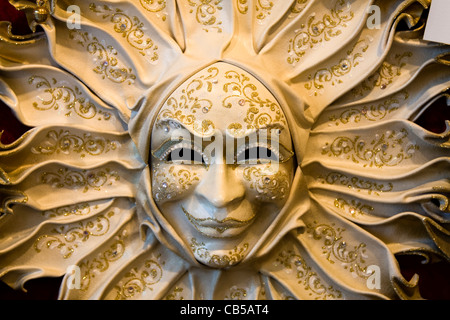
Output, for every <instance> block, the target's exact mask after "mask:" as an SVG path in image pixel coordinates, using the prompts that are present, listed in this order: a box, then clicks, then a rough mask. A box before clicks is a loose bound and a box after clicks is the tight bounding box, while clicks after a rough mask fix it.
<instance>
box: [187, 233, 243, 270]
mask: <svg viewBox="0 0 450 320" xmlns="http://www.w3.org/2000/svg"><path fill="white" fill-rule="evenodd" d="M248 247H249V245H248V243H244V244H243V245H242V246H240V247H238V246H236V247H234V248H233V249H232V250H230V251H229V252H228V254H224V255H218V254H213V255H211V253H210V252H209V250H208V248H206V245H205V244H204V243H203V242H200V243H199V242H198V241H197V239H196V238H192V239H191V248H192V252H193V253H194V255H195V256H196V258H197V259H199V260H207V261H208V265H212V266H215V267H216V268H225V267H229V266H234V265H236V264H238V263H239V262H241V261H242V260H243V259H244V257H245V253H246V252H247V250H248Z"/></svg>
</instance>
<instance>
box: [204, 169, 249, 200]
mask: <svg viewBox="0 0 450 320" xmlns="http://www.w3.org/2000/svg"><path fill="white" fill-rule="evenodd" d="M196 195H197V196H198V197H200V198H201V199H202V201H205V202H207V203H209V204H210V205H212V206H214V207H216V208H225V207H228V206H231V205H233V204H237V203H239V202H240V201H242V200H243V199H244V196H245V188H244V186H243V185H242V183H241V181H240V180H239V179H238V178H237V177H236V174H235V171H234V170H233V168H232V167H231V166H230V165H228V164H226V163H213V164H211V165H210V167H209V170H208V172H206V174H205V175H204V176H203V178H202V180H201V182H200V183H199V185H198V186H197V188H196Z"/></svg>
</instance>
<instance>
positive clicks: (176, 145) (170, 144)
mask: <svg viewBox="0 0 450 320" xmlns="http://www.w3.org/2000/svg"><path fill="white" fill-rule="evenodd" d="M181 148H189V149H192V150H194V151H196V152H198V153H199V154H200V155H201V156H202V157H203V159H204V160H205V162H207V163H208V162H209V158H208V157H207V156H206V155H205V154H203V152H202V150H201V149H200V148H199V147H197V146H196V145H195V144H194V143H192V142H185V141H184V142H183V141H182V140H169V141H167V142H165V143H163V144H162V145H161V146H160V147H159V148H158V149H157V150H156V151H154V152H152V154H153V156H154V157H156V158H157V159H158V160H160V161H167V160H166V159H167V157H168V156H169V154H170V153H171V152H172V151H174V150H176V149H181ZM162 150H164V152H162Z"/></svg>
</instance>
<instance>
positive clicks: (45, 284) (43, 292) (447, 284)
mask: <svg viewBox="0 0 450 320" xmlns="http://www.w3.org/2000/svg"><path fill="white" fill-rule="evenodd" d="M0 21H11V22H12V24H13V33H15V34H27V33H29V32H30V30H29V28H28V25H27V22H26V19H25V16H24V14H23V13H22V12H19V11H17V10H16V9H15V8H14V7H12V6H11V5H10V4H9V2H8V0H0ZM0 54H1V53H0ZM444 120H450V107H448V106H447V104H446V102H445V100H444V99H441V100H440V101H438V102H437V103H435V104H434V105H433V106H431V107H430V108H429V109H428V110H427V111H426V112H424V114H422V116H421V117H420V119H418V120H417V121H416V123H417V124H419V125H421V126H422V127H424V128H426V129H428V130H430V131H433V132H438V133H439V132H443V131H444V130H445V121H444ZM28 129H30V128H28V127H26V126H24V125H23V124H22V123H20V122H19V121H18V120H17V118H16V117H15V116H14V114H13V113H12V112H11V111H10V109H9V108H8V107H7V106H6V105H5V104H4V103H3V102H2V101H1V100H0V131H4V132H3V135H2V137H1V142H2V143H4V144H7V143H11V142H13V141H14V140H15V139H17V138H18V137H20V136H21V135H22V134H23V133H24V132H26V131H27V130H28ZM397 260H398V261H399V264H400V268H401V270H402V273H403V275H404V276H405V278H406V279H407V280H409V279H410V278H411V277H412V276H413V275H414V274H415V273H417V274H419V276H420V278H419V279H420V280H419V286H420V292H421V294H422V296H423V297H424V298H426V299H431V300H450V263H449V262H447V261H441V262H437V263H431V264H422V263H421V260H420V258H419V257H415V256H398V257H397ZM60 282H61V278H42V279H36V280H30V281H29V282H27V284H26V286H25V288H26V289H27V293H24V292H22V291H15V290H13V289H11V288H9V287H8V286H7V285H6V284H4V283H3V282H0V299H3V300H5V299H6V300H8V299H11V300H14V299H23V300H52V299H56V298H57V295H58V289H59V285H60Z"/></svg>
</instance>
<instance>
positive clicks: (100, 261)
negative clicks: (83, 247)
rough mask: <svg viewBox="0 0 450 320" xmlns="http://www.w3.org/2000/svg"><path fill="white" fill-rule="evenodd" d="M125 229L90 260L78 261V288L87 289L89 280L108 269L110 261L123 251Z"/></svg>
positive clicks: (121, 254)
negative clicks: (79, 275)
mask: <svg viewBox="0 0 450 320" xmlns="http://www.w3.org/2000/svg"><path fill="white" fill-rule="evenodd" d="M125 237H126V232H125V230H124V231H122V232H121V233H119V235H118V236H116V237H115V238H114V242H113V243H112V244H111V246H110V247H109V248H108V249H107V250H105V251H103V252H101V253H99V254H98V256H97V257H95V258H93V259H92V260H84V261H83V262H81V263H80V271H81V274H82V277H81V281H80V290H81V291H87V290H88V289H89V286H90V284H91V281H92V280H93V279H94V278H95V276H96V275H97V274H99V273H101V272H105V271H106V270H108V268H109V266H110V263H111V262H114V261H117V260H119V259H120V258H121V257H122V256H123V254H124V253H125V241H124V238H125Z"/></svg>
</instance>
